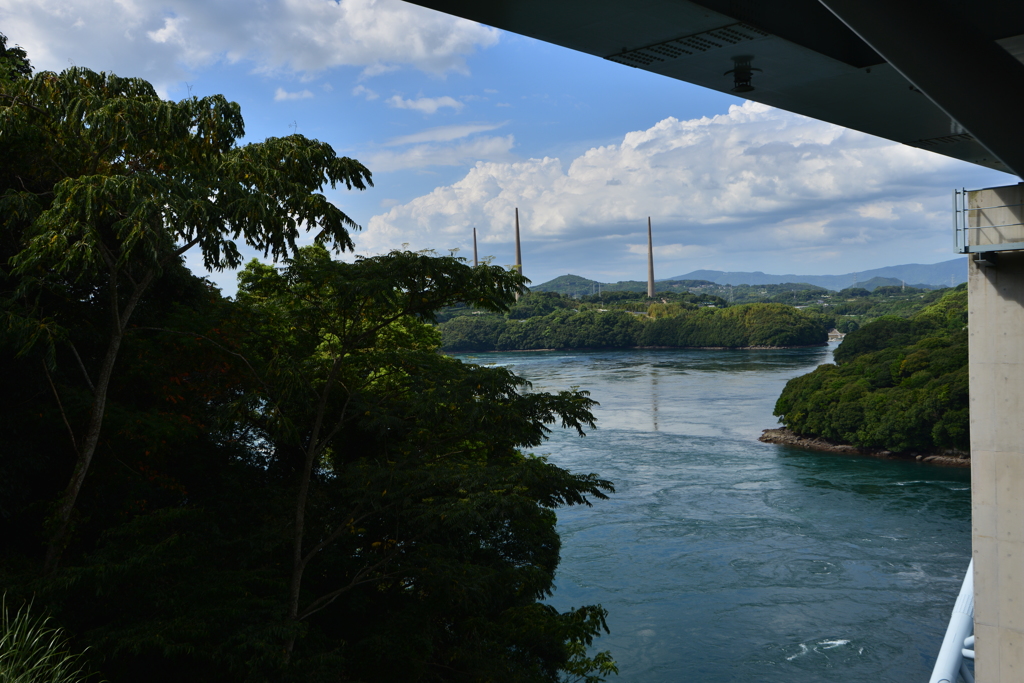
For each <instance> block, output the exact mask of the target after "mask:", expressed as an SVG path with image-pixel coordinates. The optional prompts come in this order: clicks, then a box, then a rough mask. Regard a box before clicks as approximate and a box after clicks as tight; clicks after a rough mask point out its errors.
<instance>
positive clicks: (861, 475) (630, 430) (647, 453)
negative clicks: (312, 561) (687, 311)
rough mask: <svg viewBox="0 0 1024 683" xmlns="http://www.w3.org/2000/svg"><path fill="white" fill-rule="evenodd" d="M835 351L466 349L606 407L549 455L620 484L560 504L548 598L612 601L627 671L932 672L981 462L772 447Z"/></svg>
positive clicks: (735, 676)
mask: <svg viewBox="0 0 1024 683" xmlns="http://www.w3.org/2000/svg"><path fill="white" fill-rule="evenodd" d="M830 354H831V349H825V348H814V349H778V350H750V351H697V350H694V351H689V350H650V351H613V352H535V353H499V354H475V355H474V354H460V355H459V357H460V358H461V359H462V360H464V361H468V362H475V363H480V364H484V365H487V364H499V365H507V366H510V367H512V369H513V370H514V371H515V372H516V373H517V374H519V375H520V376H522V377H524V378H526V379H528V380H530V381H531V382H532V383H533V388H534V390H537V391H557V390H560V389H567V388H569V387H572V386H578V387H580V388H583V389H586V390H588V391H590V392H591V397H592V398H594V399H595V400H597V401H599V402H600V404H601V405H600V406H599V407H598V408H597V409H596V411H595V414H596V415H597V418H598V429H596V430H593V431H591V432H590V433H589V434H588V435H587V436H586V437H585V438H579V437H578V436H576V435H575V433H570V432H568V431H565V430H559V429H555V430H554V432H553V433H552V435H551V439H550V440H549V441H548V442H547V443H545V444H544V445H543V446H541V447H539V448H537V449H535V450H534V452H535V453H537V454H544V455H547V456H548V457H549V458H550V460H551V461H552V462H554V463H556V464H558V465H560V466H562V467H565V468H567V469H570V470H573V471H580V472H596V473H598V474H600V475H601V476H602V477H603V478H606V479H610V480H612V481H613V482H614V483H615V487H616V493H615V494H613V495H612V496H611V498H610V500H606V501H596V502H595V505H594V507H593V508H585V507H578V508H569V509H562V510H559V511H558V520H559V521H558V524H559V531H560V533H561V536H562V542H563V546H562V561H561V564H560V566H559V570H558V575H557V578H556V590H555V593H554V595H553V597H552V598H551V599H550V600H549V602H550V603H551V604H553V605H555V606H556V607H558V608H560V609H567V608H569V607H573V606H579V605H581V604H593V603H601V604H602V605H604V607H606V608H607V609H608V610H609V618H608V625H609V627H610V629H611V633H610V634H608V635H605V636H604V637H602V638H600V639H599V640H598V641H597V643H596V649H598V650H610V651H611V652H612V655H613V656H614V657H615V659H616V660H617V662H618V665H619V669H620V675H619V676H618V677H617V678H615V677H613V678H612V679H611V680H613V681H618V682H619V683H634V682H640V681H643V682H644V683H669V682H672V683H676V682H680V681H701V682H702V683H725V682H726V681H744V682H769V681H778V682H779V683H802V682H808V683H809V682H812V681H813V682H814V683H821V682H823V681H850V680H870V681H873V682H882V681H892V682H894V683H897V682H898V683H906V682H908V681H925V680H927V678H928V675H929V673H930V671H931V667H932V664H933V662H934V658H935V654H936V653H937V652H938V648H939V644H940V642H941V640H942V635H943V632H944V630H945V625H946V621H947V620H948V618H949V613H950V610H951V609H952V607H953V603H954V601H955V599H956V594H957V592H958V590H959V587H960V582H961V580H962V579H963V574H964V571H965V570H966V568H967V563H968V562H969V560H970V542H971V541H970V475H969V472H968V471H967V470H962V469H945V468H938V467H932V466H928V465H922V464H918V463H911V462H894V461H884V460H875V459H870V458H856V457H847V456H837V455H831V454H821V453H814V452H809V451H803V450H800V449H795V448H789V447H785V446H776V445H769V444H763V443H760V442H758V441H757V437H758V435H759V434H760V433H761V430H762V429H765V428H768V427H773V426H776V418H775V417H773V416H772V409H773V407H774V404H775V400H776V398H777V397H778V395H779V392H780V391H781V390H782V387H783V386H784V385H785V383H786V381H787V380H788V379H790V378H792V377H795V376H797V375H800V374H803V373H805V372H808V371H810V370H811V369H813V368H814V367H815V366H816V365H818V364H819V363H823V362H828V361H829V360H830Z"/></svg>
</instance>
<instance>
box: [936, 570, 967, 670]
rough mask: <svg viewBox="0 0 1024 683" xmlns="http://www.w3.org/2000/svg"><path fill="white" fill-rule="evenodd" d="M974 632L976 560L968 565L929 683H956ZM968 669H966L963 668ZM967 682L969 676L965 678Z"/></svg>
mask: <svg viewBox="0 0 1024 683" xmlns="http://www.w3.org/2000/svg"><path fill="white" fill-rule="evenodd" d="M973 632H974V560H971V563H970V564H969V565H967V575H966V576H964V582H963V585H961V586H960V595H959V596H957V599H956V604H955V605H953V614H952V615H950V617H949V626H948V627H947V628H946V637H945V638H943V639H942V647H940V648H939V656H938V657H936V658H935V668H934V669H932V677H931V678H930V679H929V681H928V683H956V680H957V677H958V676H959V675H960V670H961V667H962V665H963V660H964V656H963V649H964V641H965V640H966V639H967V637H968V636H970V635H971V634H972V633H973ZM963 668H965V669H966V667H963ZM964 679H965V680H969V679H967V676H964Z"/></svg>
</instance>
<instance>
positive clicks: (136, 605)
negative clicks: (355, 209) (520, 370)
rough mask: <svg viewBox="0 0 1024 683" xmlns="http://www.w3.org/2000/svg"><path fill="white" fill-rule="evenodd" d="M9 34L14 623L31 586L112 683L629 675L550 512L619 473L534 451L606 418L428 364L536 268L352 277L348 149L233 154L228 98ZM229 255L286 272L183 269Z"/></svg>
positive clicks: (4, 69) (3, 210)
mask: <svg viewBox="0 0 1024 683" xmlns="http://www.w3.org/2000/svg"><path fill="white" fill-rule="evenodd" d="M3 48H4V45H3V39H2V36H0V160H2V162H0V312H2V315H3V324H2V325H0V376H2V377H3V378H4V391H3V392H2V393H0V431H2V433H3V444H2V446H0V538H2V539H3V540H2V542H0V584H2V585H3V587H4V591H5V598H4V609H5V610H11V611H13V610H16V609H17V608H18V607H19V606H20V605H23V604H26V603H27V602H28V601H30V600H31V601H33V607H32V609H33V611H34V612H36V613H46V614H48V615H49V616H50V617H51V618H52V621H51V625H52V626H59V627H62V628H63V629H64V630H65V632H66V633H67V635H68V636H69V637H70V639H71V640H70V647H71V648H72V649H73V650H75V651H79V652H81V651H85V657H86V662H85V665H86V670H91V671H98V672H100V674H101V675H102V677H103V679H105V680H109V681H112V682H113V683H121V682H125V683H128V682H135V681H147V682H155V683H162V682H167V683H170V682H174V683H179V682H181V681H189V682H193V681H194V682H196V683H204V682H209V683H214V682H216V683H230V682H238V683H241V682H243V681H245V682H253V683H255V682H269V681H280V682H287V681H302V682H304V683H305V682H310V683H312V682H315V681H367V682H369V681H403V682H404V681H410V680H416V681H484V680H493V681H511V680H515V681H537V682H546V683H554V682H555V681H561V680H564V677H566V676H576V677H578V679H579V680H588V681H589V680H599V679H601V678H602V677H603V675H604V674H607V673H610V672H612V671H613V670H614V665H613V663H611V661H610V660H609V659H608V657H607V655H603V654H591V655H590V656H588V654H587V648H588V646H589V645H590V644H591V642H592V641H593V638H594V637H595V636H597V635H599V634H600V633H601V632H602V630H604V628H605V626H604V624H605V621H604V620H605V611H604V610H603V609H602V608H601V607H600V606H597V605H591V606H586V605H584V606H580V607H578V608H576V609H572V610H569V611H566V612H559V611H557V610H555V609H554V608H552V607H550V606H548V605H546V604H544V602H542V601H543V600H544V599H546V598H547V597H548V596H549V595H550V594H551V590H552V586H553V580H554V575H555V570H556V567H557V565H558V561H559V547H560V541H559V537H558V534H557V533H556V530H555V521H556V520H555V512H554V510H555V508H558V507H560V506H565V505H589V504H590V503H591V501H593V500H595V499H600V498H604V497H605V496H606V494H607V493H608V492H610V491H611V490H612V485H611V483H610V482H608V481H605V480H603V479H601V478H600V477H598V476H597V475H595V474H577V473H572V472H568V471H566V470H563V469H561V468H559V467H556V466H554V465H552V464H551V463H549V462H547V461H546V460H545V459H543V458H540V457H534V456H532V455H530V454H529V453H528V451H529V449H531V448H534V447H536V446H538V445H539V444H541V443H542V442H543V440H544V439H545V437H546V434H547V433H548V431H549V429H551V428H552V426H561V427H566V428H569V429H572V430H575V431H577V432H579V433H580V434H581V435H582V434H583V431H584V430H585V429H589V428H591V427H593V426H594V422H593V416H592V414H591V409H592V407H593V406H594V402H593V401H591V400H590V398H589V397H588V395H587V393H586V392H584V391H577V390H573V391H565V392H560V393H557V394H548V393H534V392H531V391H530V390H529V387H528V385H527V383H526V382H525V381H523V380H522V379H520V378H518V377H516V376H515V375H514V374H512V373H511V372H509V371H508V370H506V369H503V368H484V367H480V366H476V365H470V364H464V363H461V362H459V361H457V360H455V359H453V358H450V357H448V356H445V355H443V354H440V353H439V352H438V345H439V342H440V335H439V334H438V332H437V330H436V329H435V328H434V327H432V326H430V325H429V324H428V323H429V322H430V321H432V320H433V319H434V315H435V314H436V312H437V311H438V310H440V309H442V308H445V307H450V306H453V305H456V304H461V303H463V302H465V301H471V302H472V303H473V305H474V306H475V307H476V308H477V309H479V310H484V311H490V312H494V313H504V312H506V311H507V310H508V309H509V307H510V306H511V305H512V304H513V302H514V300H515V295H516V294H517V293H519V292H522V291H524V280H523V279H522V277H521V276H520V275H519V274H518V273H516V272H507V271H505V270H503V269H500V268H497V267H491V266H481V267H478V268H472V267H470V266H468V265H466V264H465V263H464V262H463V261H461V260H459V259H456V258H452V257H436V256H430V255H426V254H419V253H410V252H403V251H399V252H393V253H390V254H386V255H383V256H378V257H373V258H364V259H356V260H355V262H353V263H345V262H342V261H340V260H335V259H334V258H332V253H337V252H340V251H346V250H351V248H352V241H351V239H350V231H351V230H353V229H356V228H358V226H357V225H356V224H355V222H354V221H353V220H352V219H351V218H350V217H349V216H347V215H345V214H344V213H343V212H341V210H339V209H338V208H337V207H336V206H334V205H333V204H331V203H330V202H328V201H327V199H326V198H325V197H324V195H323V194H322V193H321V189H322V187H323V186H325V185H332V186H334V185H342V186H345V187H348V188H349V189H361V188H364V187H367V186H368V185H369V184H370V180H371V176H370V172H369V170H368V169H366V168H365V167H363V166H362V165H361V164H360V163H359V162H358V161H356V160H354V159H349V158H345V157H338V156H336V155H335V153H334V150H332V149H331V148H330V147H329V146H328V145H326V144H324V143H321V142H318V141H316V140H310V139H308V138H305V137H303V136H301V135H291V136H288V137H285V138H271V139H268V140H266V141H264V142H257V143H251V144H245V145H242V144H241V143H240V139H241V137H242V135H243V131H244V125H243V121H242V118H241V114H240V111H239V107H238V105H237V104H234V103H232V102H230V101H228V100H227V99H226V98H224V97H220V96H216V97H206V98H189V99H185V100H182V101H181V102H167V101H163V100H161V99H160V98H159V97H158V96H157V94H156V93H155V91H154V90H153V88H152V87H151V86H150V84H149V83H146V82H145V81H141V80H138V79H121V78H118V77H116V76H114V75H111V74H99V73H94V72H92V71H89V70H87V69H83V68H72V69H69V70H67V71H65V72H63V73H61V74H55V73H39V74H36V75H34V76H33V75H32V73H31V69H30V68H29V66H28V62H27V61H26V60H25V59H24V54H23V53H21V52H18V51H5V50H4V49H3ZM12 55H13V57H12ZM12 60H20V61H16V62H12ZM12 64H13V66H12ZM307 229H308V230H310V231H312V237H313V239H312V240H311V241H312V244H311V245H310V246H306V247H303V248H298V247H297V244H298V243H299V242H300V240H301V241H308V237H307V234H306V232H305V231H306V230H307ZM241 244H247V245H249V246H251V247H254V248H256V249H258V250H260V251H262V252H264V253H266V254H267V255H269V256H273V257H275V258H276V259H277V261H278V267H276V268H275V267H272V266H268V265H264V264H261V263H258V262H256V261H253V262H251V263H249V264H248V265H247V266H245V268H244V269H243V270H242V271H241V274H240V280H239V290H238V296H237V297H236V298H235V299H234V300H229V299H226V298H224V297H222V296H221V295H220V293H219V292H218V291H217V290H216V289H215V288H214V287H213V286H212V285H210V283H209V282H207V281H204V280H201V279H199V278H197V277H195V276H193V275H192V274H191V273H190V272H189V271H188V270H187V269H186V268H185V267H184V265H183V256H184V255H185V254H186V253H187V252H189V251H190V250H192V251H193V252H195V253H197V254H199V255H201V257H202V259H203V260H204V261H205V262H206V264H207V265H208V266H211V267H214V268H224V267H234V266H236V265H240V264H241V258H240V256H239V251H238V247H239V246H240V245H241ZM7 623H8V622H7V620H6V618H4V619H0V628H6V625H7ZM7 636H8V634H7V633H6V632H3V633H0V643H3V644H2V645H0V648H5V647H8V643H9V642H10V641H8V640H6V638H7ZM0 654H2V652H0ZM0 659H4V666H6V665H7V663H8V661H9V660H8V659H6V658H5V657H2V656H0ZM4 674H10V671H8V670H7V669H4ZM589 677H593V678H589ZM0 678H4V680H8V679H9V680H26V681H28V680H40V681H42V680H56V679H53V678H50V677H47V676H44V675H42V674H39V673H38V672H37V674H36V675H35V676H32V677H25V678H17V677H14V676H13V674H11V675H10V676H7V677H4V676H0Z"/></svg>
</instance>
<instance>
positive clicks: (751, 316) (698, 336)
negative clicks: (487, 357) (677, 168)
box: [440, 292, 828, 351]
mask: <svg viewBox="0 0 1024 683" xmlns="http://www.w3.org/2000/svg"><path fill="white" fill-rule="evenodd" d="M612 294H616V295H621V296H622V297H623V298H622V302H621V303H615V302H614V298H615V297H609V302H607V303H604V304H602V305H605V306H610V307H612V306H617V307H619V308H620V310H607V309H598V308H595V307H590V308H587V307H586V305H585V304H580V303H578V302H576V303H575V304H573V303H570V302H571V301H572V300H570V299H567V298H562V299H558V298H557V295H553V294H550V293H548V294H543V295H531V296H529V297H525V298H524V300H523V301H521V302H520V303H519V304H517V306H516V308H513V310H512V312H511V313H510V314H509V315H508V317H507V318H505V317H501V316H495V315H461V316H456V317H453V318H451V319H450V320H448V321H447V322H445V323H443V324H442V325H441V326H440V329H441V335H442V348H444V349H445V350H446V351H516V350H533V349H621V348H633V347H652V346H657V347H680V348H687V347H691V348H692V347H726V348H744V347H765V346H772V347H778V346H810V345H814V344H824V343H825V342H826V340H827V338H828V326H827V325H826V323H827V322H828V321H827V319H826V318H824V317H823V316H821V315H819V314H817V313H813V312H807V311H801V310H799V309H796V308H793V307H792V306H786V305H784V304H744V305H740V306H731V307H727V308H717V307H711V306H698V305H697V304H695V303H692V299H696V298H697V297H696V296H694V295H690V297H691V298H692V299H691V300H687V299H685V298H682V297H680V296H679V295H676V296H677V297H678V301H677V302H675V303H660V302H659V303H649V301H650V300H648V299H646V297H645V298H644V299H643V300H641V299H638V298H636V296H635V295H633V297H632V298H631V299H626V296H627V295H626V293H619V292H615V293H612ZM538 299H539V300H541V301H544V300H548V301H560V302H563V303H560V304H558V305H554V304H549V305H548V307H545V306H543V305H539V304H535V303H533V302H534V301H536V300H538ZM569 305H577V306H583V307H582V308H580V309H574V308H568V306H569ZM519 307H523V308H525V309H527V310H530V311H536V312H537V313H538V315H535V316H531V317H525V318H519V317H518V314H517V312H516V309H517V308H519ZM549 309H550V312H547V311H548V310H549ZM636 309H640V310H636ZM520 310H522V309H520Z"/></svg>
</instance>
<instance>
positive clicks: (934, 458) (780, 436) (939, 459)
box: [758, 427, 971, 467]
mask: <svg viewBox="0 0 1024 683" xmlns="http://www.w3.org/2000/svg"><path fill="white" fill-rule="evenodd" d="M758 441H763V442H764V443H774V444H779V445H782V446H793V447H795V448H804V449H807V450H809V451H822V452H825V453H841V454H843V455H860V456H866V457H870V458H881V459H883V460H914V461H917V462H922V463H927V464H929V465H939V466H941V467H970V466H971V458H970V454H968V453H963V452H959V451H947V452H945V453H914V452H906V453H894V452H892V451H885V450H880V449H871V448H858V447H857V446H851V445H850V444H845V443H836V442H834V441H830V440H829V439H823V438H821V437H816V436H800V435H799V434H796V433H794V432H792V431H790V430H789V429H786V428H785V427H782V428H778V429H765V430H764V431H763V432H762V433H761V436H760V437H758Z"/></svg>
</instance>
